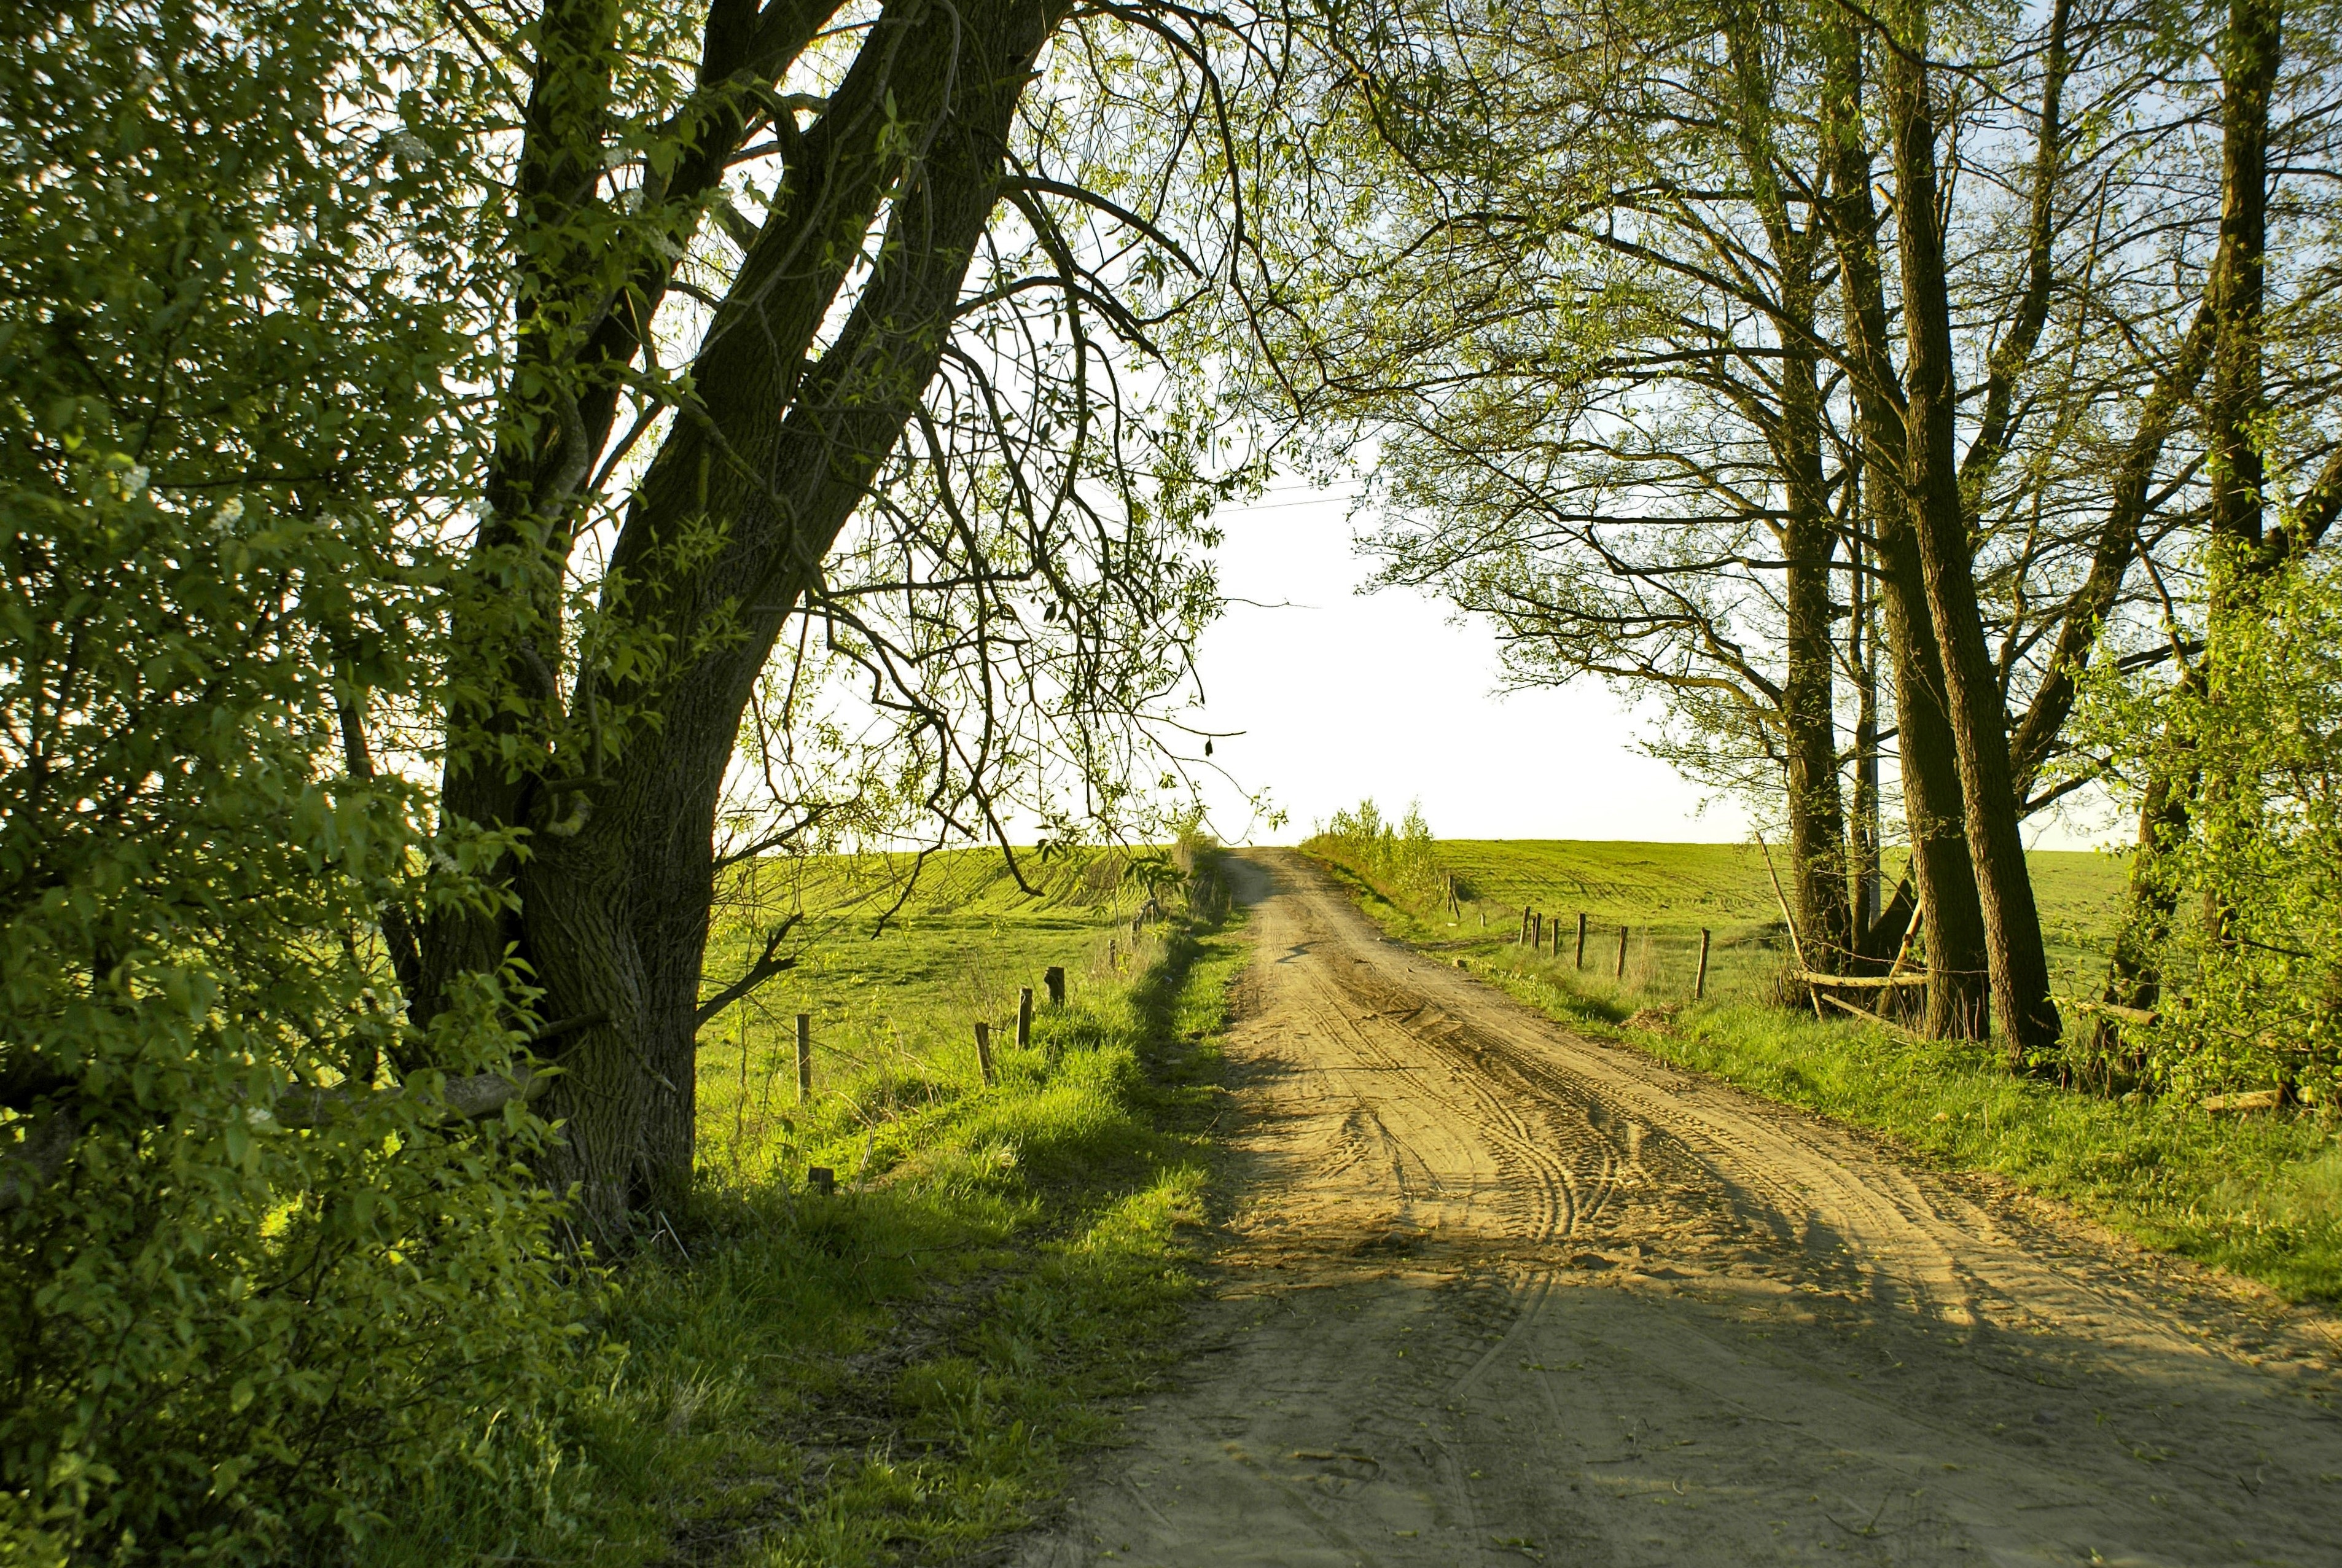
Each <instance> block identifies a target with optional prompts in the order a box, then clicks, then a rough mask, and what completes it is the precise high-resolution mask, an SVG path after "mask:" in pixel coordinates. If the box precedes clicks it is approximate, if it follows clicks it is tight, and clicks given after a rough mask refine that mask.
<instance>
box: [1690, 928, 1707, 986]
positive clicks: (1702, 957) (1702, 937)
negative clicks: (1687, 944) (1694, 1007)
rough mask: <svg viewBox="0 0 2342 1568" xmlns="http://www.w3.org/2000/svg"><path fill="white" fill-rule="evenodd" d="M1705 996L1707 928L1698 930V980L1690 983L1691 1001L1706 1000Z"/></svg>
mask: <svg viewBox="0 0 2342 1568" xmlns="http://www.w3.org/2000/svg"><path fill="white" fill-rule="evenodd" d="M1706 996H1707V927H1706V926H1705V925H1703V926H1701V927H1700V928H1699V978H1698V979H1697V980H1695V981H1693V982H1692V985H1691V999H1692V1000H1693V1001H1694V1002H1699V1001H1704V1000H1706Z"/></svg>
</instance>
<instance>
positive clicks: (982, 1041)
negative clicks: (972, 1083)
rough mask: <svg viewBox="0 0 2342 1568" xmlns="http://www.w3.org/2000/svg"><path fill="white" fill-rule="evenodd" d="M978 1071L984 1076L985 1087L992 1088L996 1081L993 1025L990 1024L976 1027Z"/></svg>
mask: <svg viewBox="0 0 2342 1568" xmlns="http://www.w3.org/2000/svg"><path fill="white" fill-rule="evenodd" d="M976 1071H977V1072H978V1073H981V1074H984V1082H985V1086H986V1088H989V1087H991V1085H992V1084H993V1083H994V1081H995V1080H994V1078H993V1075H992V1025H991V1024H977V1025H976Z"/></svg>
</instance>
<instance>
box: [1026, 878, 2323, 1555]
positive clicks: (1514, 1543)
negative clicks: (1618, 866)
mask: <svg viewBox="0 0 2342 1568" xmlns="http://www.w3.org/2000/svg"><path fill="white" fill-rule="evenodd" d="M1237 874H1238V876H1239V879H1240V882H1239V892H1240V894H1241V895H1242V896H1244V897H1245V898H1246V901H1247V902H1249V903H1251V904H1253V906H1254V910H1253V925H1252V934H1253V936H1254V939H1255V941H1256V944H1257V952H1256V959H1255V963H1254V964H1253V966H1252V968H1251V969H1250V971H1249V972H1248V974H1247V976H1246V980H1245V982H1244V991H1243V995H1242V1005H1241V1009H1240V1014H1239V1018H1238V1022H1237V1024H1236V1030H1235V1032H1234V1035H1233V1045H1232V1053H1231V1054H1232V1062H1233V1072H1232V1076H1231V1085H1232V1087H1231V1095H1230V1100H1229V1104H1228V1111H1227V1119H1226V1121H1225V1122H1224V1124H1223V1128H1224V1130H1225V1131H1227V1132H1228V1133H1229V1134H1230V1137H1231V1142H1232V1144H1233V1147H1234V1150H1235V1151H1236V1153H1235V1160H1236V1166H1235V1171H1234V1174H1235V1177H1236V1206H1235V1209H1234V1212H1233V1213H1231V1214H1230V1215H1229V1217H1228V1219H1227V1222H1226V1226H1225V1229H1224V1232H1223V1233H1222V1235H1221V1237H1220V1238H1219V1243H1218V1247H1217V1251H1216V1256H1215V1259H1214V1270H1215V1284H1216V1290H1215V1293H1214V1299H1213V1300H1212V1301H1211V1302H1210V1303H1208V1304H1207V1305H1206V1308H1205V1309H1204V1310H1203V1312H1202V1313H1200V1314H1199V1318H1198V1323H1197V1327H1196V1342H1195V1343H1194V1345H1193V1347H1192V1354H1190V1355H1189V1356H1188V1358H1187V1360H1186V1363H1185V1365H1184V1367H1183V1369H1182V1372H1181V1373H1180V1376H1179V1379H1178V1381H1177V1384H1176V1387H1174V1388H1173V1389H1171V1390H1169V1391H1167V1392H1166V1393H1163V1394H1162V1395H1160V1396H1159V1397H1157V1398H1155V1399H1153V1400H1150V1401H1148V1402H1146V1403H1145V1404H1143V1405H1138V1406H1134V1407H1132V1410H1131V1412H1130V1413H1129V1417H1128V1426H1127V1430H1126V1443H1125V1444H1124V1445H1123V1446H1120V1447H1118V1448H1116V1449H1113V1450H1109V1451H1108V1452H1107V1453H1106V1454H1105V1455H1104V1456H1103V1458H1102V1459H1101V1460H1100V1461H1098V1462H1097V1463H1096V1464H1095V1465H1094V1466H1092V1468H1091V1470H1090V1471H1089V1473H1087V1474H1086V1475H1085V1476H1084V1477H1083V1478H1082V1479H1081V1481H1080V1482H1079V1483H1078V1484H1077V1485H1076V1488H1075V1489H1074V1492H1073V1494H1072V1496H1071V1497H1070V1499H1069V1500H1068V1503H1067V1504H1066V1509H1065V1511H1064V1513H1063V1515H1062V1516H1061V1517H1060V1518H1059V1519H1058V1520H1057V1521H1056V1523H1054V1524H1053V1525H1052V1526H1051V1527H1050V1528H1048V1529H1046V1530H1044V1531H1040V1532H1036V1533H1033V1534H1031V1535H1029V1536H1027V1537H1026V1538H1025V1539H1023V1540H1022V1541H1021V1542H1018V1543H1016V1544H1015V1546H1014V1548H1013V1549H1012V1552H1011V1553H1010V1557H1011V1560H1012V1561H1015V1562H1016V1563H1021V1564H1024V1565H1025V1568H1065V1565H1067V1564H1073V1563H1101V1562H1114V1563H1154V1564H1162V1565H1176V1564H1190V1563H1230V1564H1239V1563H1241V1564H1272V1563H1273V1564H1279V1565H1289V1568H1316V1565H1318V1564H1326V1565H1328V1568H1330V1565H1333V1564H1354V1563H1376V1564H1385V1563H1387V1564H1416V1563H1422V1564H1451V1563H1508V1562H1509V1563H1519V1562H1522V1561H1524V1560H1527V1561H1533V1562H1539V1563H1803V1562H1831V1563H1843V1562H1856V1563H2189V1564H2200V1563H2342V1424H2337V1410H2338V1409H2342V1406H2337V1404H2336V1403H2334V1401H2333V1400H2332V1398H2331V1393H2330V1391H2331V1390H2332V1389H2333V1387H2334V1380H2333V1373H2332V1365H2333V1362H2334V1359H2335V1358H2336V1355H2337V1346H2338V1345H2342V1342H2337V1338H2336V1335H2335V1333H2334V1330H2333V1325H2332V1323H2331V1322H2330V1320H2328V1319H2327V1318H2324V1317H2322V1316H2319V1315H2317V1314H2313V1313H2305V1312H2299V1311H2295V1310H2290V1309H2287V1308H2285V1307H2284V1306H2282V1305H2281V1304H2279V1303H2276V1302H2275V1301H2273V1300H2271V1299H2270V1298H2268V1297H2267V1296H2266V1295H2265V1294H2263V1293H2258V1292H2256V1291H2253V1290H2252V1289H2250V1288H2249V1287H2246V1286H2241V1285H2237V1284H2235V1283H2230V1282H2226V1281H2223V1280H2221V1279H2220V1278H2218V1277H2217V1276H2215V1275H2212V1274H2210V1273H2207V1272H2204V1271H2200V1270H2197V1269H2193V1268H2191V1267H2189V1266H2187V1265H2186V1264H2183V1263H2174V1262H2172V1261H2170V1260H2167V1259H2160V1258H2157V1257H2155V1256H2153V1255H2152V1254H2147V1253H2142V1252H2140V1251H2139V1250H2137V1249H2136V1248H2131V1247H2128V1246H2127V1245H2124V1244H2123V1243H2119V1242H2117V1241H2116V1240H2114V1239H2113V1238H2111V1237H2109V1236H2107V1235H2106V1234H2104V1233H2098V1232H2096V1231H2095V1229H2094V1228H2093V1227H2090V1226H2087V1225H2086V1224H2083V1223H2079V1222H2077V1221H2075V1220H2073V1219H2072V1218H2070V1217H2068V1216H2066V1215H2063V1214H2062V1213H2059V1212H2056V1211H2053V1210H2052V1209H2050V1208H2049V1207H2048V1206H2047V1205H2043V1204H2039V1203H2026V1202H2023V1201H2021V1200H2018V1199H2017V1198H2016V1197H2014V1196H2013V1195H2012V1194H2010V1193H2007V1192H2006V1191H2004V1190H2000V1189H1997V1188H1996V1187H1994V1186H1993V1185H1991V1184H1988V1183H1982V1182H1979V1181H1976V1180H1972V1179H1968V1178H1951V1177H1946V1176H1943V1175H1940V1174H1929V1173H1927V1172H1925V1171H1922V1170H1920V1169H1918V1168H1917V1167H1915V1166H1914V1165H1912V1164H1907V1163H1905V1162H1902V1161H1899V1160H1897V1158H1896V1157H1895V1155H1894V1154H1892V1152H1891V1151H1889V1150H1887V1149H1886V1148H1885V1147H1884V1146H1882V1145H1881V1144H1878V1143H1877V1142H1876V1141H1873V1140H1870V1139H1867V1138H1866V1137H1864V1136H1863V1135H1861V1134H1857V1133H1854V1132H1851V1131H1849V1130H1847V1129H1845V1128H1842V1127H1838V1126H1836V1125H1834V1124H1829V1123H1827V1122H1824V1121H1821V1120H1818V1119H1817V1118H1814V1117H1810V1116H1807V1115H1803V1114H1798V1113H1796V1112H1793V1111H1788V1110H1785V1109H1783V1108H1781V1107H1779V1106H1776V1105H1771V1104H1766V1103H1764V1102H1761V1101H1757V1100H1755V1099H1753V1098H1751V1097H1749V1096H1747V1095H1745V1094H1740V1093H1738V1092H1737V1091H1735V1090H1732V1089H1730V1088H1727V1087H1726V1086H1724V1085H1721V1084H1715V1083H1713V1082H1710V1081H1708V1080H1706V1079H1703V1078H1699V1077H1697V1076H1695V1075H1691V1074H1684V1073H1681V1072H1678V1071H1676V1070H1675V1069H1672V1068H1670V1067H1667V1066H1666V1065H1665V1064H1661V1063H1658V1062H1656V1060H1654V1059H1652V1058H1650V1057H1648V1056H1646V1055H1643V1054H1639V1053H1637V1052H1635V1051H1633V1050H1631V1049H1626V1048H1623V1047H1607V1046H1604V1045H1601V1044H1596V1043H1594V1042H1589V1041H1586V1040H1583V1039H1580V1038H1577V1037H1576V1036H1574V1035H1572V1034H1569V1033H1567V1032H1566V1030H1564V1029H1562V1028H1560V1027H1559V1026H1557V1025H1556V1024H1552V1023H1550V1022H1549V1021H1547V1020H1546V1019H1544V1018H1542V1017H1540V1016H1538V1015H1536V1014H1532V1013H1530V1012H1528V1011H1527V1010H1526V1009H1525V1008H1523V1007H1521V1006H1519V1005H1517V1004H1514V1003H1513V1002H1512V1001H1510V1000H1509V999H1508V998H1506V997H1505V996H1503V995H1501V994H1498V993H1496V991H1494V990H1492V989H1491V988H1489V987H1487V986H1486V985H1484V984H1479V983H1477V982H1476V981H1474V980H1472V979H1471V978H1470V977H1469V976H1467V975H1466V974H1461V973H1459V972H1458V971H1456V969H1454V968H1453V967H1452V966H1448V965H1446V964H1443V963H1442V962H1441V961H1440V960H1438V959H1437V958H1436V957H1430V956H1425V955H1423V954H1416V953H1413V952H1410V951H1408V950H1407V949H1405V948H1403V947H1401V946H1398V945H1396V944H1392V943H1390V942H1388V941H1386V940H1385V939H1384V938H1383V937H1382V936H1381V935H1380V934H1378V933H1377V932H1376V930H1375V929H1374V928H1373V927H1372V926H1371V925H1370V924H1369V923H1368V922H1367V921H1366V919H1365V918H1364V917H1363V916H1362V915H1360V914H1358V913H1357V912H1356V910H1355V908H1353V907H1352V906H1351V904H1349V902H1348V901H1347V900H1346V898H1345V897H1344V896H1343V895H1342V894H1340V893H1339V892H1338V891H1337V890H1336V888H1335V887H1333V886H1332V885H1331V884H1329V883H1328V882H1326V880H1325V879H1324V878H1323V877H1322V876H1320V875H1319V874H1316V872H1315V871H1313V870H1312V869H1311V868H1310V867H1309V866H1308V864H1306V862H1303V861H1301V860H1299V859H1298V858H1297V857H1295V856H1292V855H1288V854H1276V853H1274V852H1262V853H1257V854H1250V855H1248V856H1247V857H1246V859H1245V861H1244V862H1243V863H1242V864H1240V865H1239V866H1238V867H1237Z"/></svg>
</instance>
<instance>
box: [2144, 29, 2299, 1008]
mask: <svg viewBox="0 0 2342 1568" xmlns="http://www.w3.org/2000/svg"><path fill="white" fill-rule="evenodd" d="M2284 16H2285V8H2284V5H2283V4H2282V0H2230V3H2229V7H2228V26H2227V36H2226V38H2225V39H2224V40H2223V45H2224V46H2223V47H2222V49H2221V51H2220V75H2221V98H2220V244H2219V248H2218V249H2217V251H2216V252H2215V253H2214V254H2213V258H2212V270H2211V274H2210V275H2209V276H2208V277H2207V279H2206V280H2205V291H2204V295H2205V297H2204V315H2202V316H2200V317H2198V319H2197V325H2196V327H2195V328H2194V329H2192V330H2191V331H2190V332H2189V333H2188V335H2187V342H2186V344H2185V345H2183V347H2182V350H2181V353H2180V355H2179V358H2178V363H2177V367H2176V369H2175V371H2174V373H2172V375H2171V376H2170V377H2169V378H2168V379H2170V380H2172V381H2174V382H2175V383H2179V382H2181V378H2182V377H2184V385H2193V384H2194V381H2195V378H2196V375H2197V374H2198V372H2199V370H2200V367H2201V366H2202V365H2203V363H2204V358H2205V356H2206V355H2207V353H2208V355H2209V358H2210V361H2211V373H2212V385H2211V391H2210V394H2209V396H2207V398H2206V400H2205V403H2206V406H2205V423H2206V424H2207V427H2208V428H2207V441H2206V446H2207V456H2208V458H2209V467H2210V469H2211V475H2210V488H2211V534H2212V545H2213V548H2212V559H2211V562H2210V570H2209V574H2208V592H2209V596H2210V600H2211V604H2210V609H2211V614H2210V617H2209V621H2208V629H2207V642H2208V644H2209V645H2208V646H2207V649H2206V651H2205V655H2204V661H2203V665H2202V668H2201V669H2200V670H2197V671H2195V672H2190V673H2188V674H2183V675H2182V677H2181V684H2182V686H2183V687H2184V686H2185V685H2186V684H2187V683H2188V682H2190V681H2198V680H2200V681H2201V682H2203V683H2204V685H2203V687H2202V688H2201V689H2203V690H2205V691H2206V693H2207V695H2208V696H2209V697H2210V698H2211V700H2214V701H2217V699H2218V690H2219V687H2218V674H2219V628H2220V623H2221V621H2222V619H2223V617H2224V616H2227V615H2231V614H2236V613H2237V611H2238V610H2239V609H2240V608H2241V607H2242V605H2243V604H2244V603H2245V601H2246V600H2247V598H2248V597H2249V594H2250V593H2251V590H2252V584H2253V583H2254V581H2255V579H2257V578H2258V577H2260V576H2262V575H2265V574H2267V573H2268V572H2271V571H2275V570H2277V569H2279V568H2280V567H2281V566H2282V565H2283V564H2285V561H2286V560H2287V555H2288V552H2285V551H2279V552H2277V553H2275V554H2272V553H2271V552H2269V551H2267V550H2266V549H2264V548H2263V546H2264V544H2265V541H2264V538H2263V512H2262V495H2261V489H2262V485H2263V484H2264V482H2265V479H2266V475H2265V473H2264V468H2263V464H2262V458H2261V452H2260V448H2259V446H2258V445H2257V425H2258V424H2259V421H2260V419H2261V417H2262V414H2263V412H2264V406H2265V404H2264V398H2263V394H2262V389H2261V333H2262V325H2261V312H2262V301H2263V297H2264V295H2265V292H2266V290H2265V285H2264V280H2263V275H2262V274H2263V256H2264V251H2265V247H2266V245H2267V232H2268V115H2269V99H2270V96H2271V95H2272V94H2273V93H2274V92H2275V90H2276V83H2277V69H2278V66H2279V65H2280V64H2281V63H2282V60H2283V47H2284ZM2207 336H2208V338H2209V344H2208V347H2207V344H2206V342H2205V339H2206V337H2207ZM2162 390H2163V389H2162V387H2161V386H2160V385H2158V387H2157V392H2158V394H2160V393H2161V392H2162ZM2129 483H2130V476H2129V475H2127V474H2126V486H2127V485H2128V484H2129ZM2312 499H2313V501H2315V500H2316V499H2317V492H2315V491H2313V495H2312ZM2162 750H2163V752H2164V753H2165V754H2166V755H2165V757H2164V758H2163V760H2162V762H2161V764H2160V765H2158V766H2157V767H2156V769H2155V771H2154V773H2153V774H2151V775H2150V777H2149V778H2148V780H2147V794H2146V796H2145V798H2144V799H2143V800H2142V801H2141V802H2140V804H2139V827H2138V847H2137V850H2136V851H2135V852H2134V853H2135V854H2136V856H2137V858H2136V859H2135V860H2134V861H2133V862H2132V864H2131V878H2130V899H2129V907H2128V909H2127V911H2126V914H2125V918H2124V921H2123V926H2122V930H2121V932H2120V934H2119V935H2118V936H2117V939H2116V943H2115V952H2114V957H2113V959H2112V961H2111V962H2110V963H2109V964H2108V966H2107V1000H2109V1001H2111V1002H2114V1003H2117V1004H2120V1005H2123V1006H2127V1007H2137V1008H2153V1007H2155V1006H2156V1005H2157V1004H2158V1002H2159V1000H2160V998H2161V995H2162V975H2161V973H2160V970H2159V968H2158V965H2159V963H2160V954H2161V950H2162V947H2163V944H2164V942H2165V941H2166V940H2167V937H2168V936H2169V934H2170V931H2171V924H2172V919H2173V916H2174V914H2175V913H2176V912H2177V907H2178V894H2179V889H2178V885H2177V878H2176V877H2175V876H2174V875H2173V873H2172V868H2171V864H2170V862H2171V857H2172V855H2173V854H2174V853H2175V852H2176V851H2177V849H2178V847H2179V846H2180V845H2181V844H2183V843H2185V842H2186V840H2187V835H2188V833H2189V832H2190V830H2191V825H2192V819H2193V815H2194V813H2193V811H2192V810H2191V806H2192V804H2194V797H2195V795H2196V793H2197V791H2198V790H2199V789H2200V790H2217V789H2219V788H2221V787H2223V785H2222V783H2221V781H2219V780H2217V779H2213V778H2207V777H2204V776H2202V775H2201V774H2198V773H2197V772H2196V771H2195V770H2193V769H2192V768H2190V767H2188V766H2187V762H2186V759H2185V758H2184V756H2182V755H2181V754H2180V748H2179V747H2178V746H2177V745H2176V744H2172V742H2171V740H2170V739H2169V737H2167V738H2166V742H2165V744H2164V746H2163V747H2162ZM2204 913H2205V919H2206V924H2207V927H2209V928H2210V929H2212V930H2214V931H2215V932H2217V930H2218V929H2219V927H2220V926H2221V925H2222V924H2224V919H2225V914H2226V912H2225V911H2224V910H2221V909H2219V908H2217V906H2215V905H2213V904H2211V903H2210V902H2209V901H2208V899H2207V904H2206V908H2205V912H2204ZM2118 1034H2119V1031H2118V1029H2117V1028H2116V1027H2114V1026H2111V1025H2102V1026H2101V1028H2100V1029H2099V1031H2098V1038H2099V1044H2100V1045H2101V1046H2102V1047H2104V1048H2107V1049H2108V1050H2110V1051H2111V1050H2114V1049H2116V1048H2117V1038H2118Z"/></svg>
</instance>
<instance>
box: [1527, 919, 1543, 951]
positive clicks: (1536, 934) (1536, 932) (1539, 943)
mask: <svg viewBox="0 0 2342 1568" xmlns="http://www.w3.org/2000/svg"><path fill="white" fill-rule="evenodd" d="M1529 935H1530V942H1529V945H1530V946H1532V947H1534V948H1536V950H1537V951H1539V952H1540V953H1542V952H1543V951H1545V911H1543V910H1539V911H1537V913H1536V914H1535V915H1533V916H1531V917H1530V925H1529Z"/></svg>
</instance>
